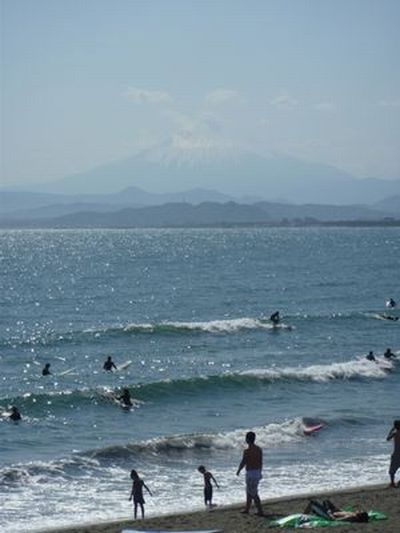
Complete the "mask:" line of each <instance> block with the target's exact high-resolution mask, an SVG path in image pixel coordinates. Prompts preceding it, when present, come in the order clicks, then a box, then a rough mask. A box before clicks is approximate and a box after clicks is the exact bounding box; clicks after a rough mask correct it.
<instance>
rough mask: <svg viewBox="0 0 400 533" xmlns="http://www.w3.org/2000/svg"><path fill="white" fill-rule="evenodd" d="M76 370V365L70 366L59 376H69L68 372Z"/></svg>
mask: <svg viewBox="0 0 400 533" xmlns="http://www.w3.org/2000/svg"><path fill="white" fill-rule="evenodd" d="M74 370H76V366H74V367H72V368H68V370H64V371H63V372H60V373H59V374H58V376H68V374H71V372H73V371H74Z"/></svg>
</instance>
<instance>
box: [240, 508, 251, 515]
mask: <svg viewBox="0 0 400 533" xmlns="http://www.w3.org/2000/svg"><path fill="white" fill-rule="evenodd" d="M240 512H241V513H242V514H249V511H248V510H247V509H243V511H240Z"/></svg>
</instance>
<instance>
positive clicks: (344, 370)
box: [240, 358, 393, 382]
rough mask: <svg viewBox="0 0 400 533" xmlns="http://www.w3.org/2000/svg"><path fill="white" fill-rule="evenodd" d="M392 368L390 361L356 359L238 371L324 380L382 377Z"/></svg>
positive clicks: (261, 376)
mask: <svg viewBox="0 0 400 533" xmlns="http://www.w3.org/2000/svg"><path fill="white" fill-rule="evenodd" d="M391 368H393V363H392V362H391V361H386V360H385V361H382V360H378V363H376V362H374V361H368V360H367V359H365V358H363V359H356V360H352V361H345V362H342V363H331V364H328V365H311V366H306V367H286V368H255V369H251V370H244V371H243V372H240V375H243V376H252V377H256V378H259V379H263V380H271V381H275V380H279V379H297V380H302V381H308V380H310V381H317V382H326V381H329V380H333V379H352V378H357V377H359V378H375V379H383V378H385V377H386V376H387V370H390V369H391Z"/></svg>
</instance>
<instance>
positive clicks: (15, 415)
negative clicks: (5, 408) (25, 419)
mask: <svg viewBox="0 0 400 533" xmlns="http://www.w3.org/2000/svg"><path fill="white" fill-rule="evenodd" d="M8 418H9V419H10V420H12V421H13V422H18V421H19V420H22V416H21V413H20V412H19V410H18V407H15V405H13V406H12V407H11V414H10V416H9V417H8Z"/></svg>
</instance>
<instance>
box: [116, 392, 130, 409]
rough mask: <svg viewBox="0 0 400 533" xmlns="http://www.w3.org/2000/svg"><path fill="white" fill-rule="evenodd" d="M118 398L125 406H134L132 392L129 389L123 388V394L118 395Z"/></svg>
mask: <svg viewBox="0 0 400 533" xmlns="http://www.w3.org/2000/svg"><path fill="white" fill-rule="evenodd" d="M117 400H118V401H120V402H121V403H122V404H123V406H124V407H132V406H133V403H132V397H131V393H130V392H129V390H128V389H122V394H121V396H118V397H117Z"/></svg>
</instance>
